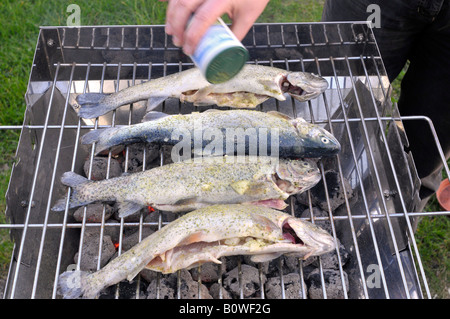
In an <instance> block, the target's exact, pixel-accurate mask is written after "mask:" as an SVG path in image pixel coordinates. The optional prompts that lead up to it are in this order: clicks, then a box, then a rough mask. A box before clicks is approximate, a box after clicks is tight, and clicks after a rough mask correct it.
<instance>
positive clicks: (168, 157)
mask: <svg viewBox="0 0 450 319" xmlns="http://www.w3.org/2000/svg"><path fill="white" fill-rule="evenodd" d="M172 149H173V146H171V145H163V146H161V153H162V156H163V165H167V164H171V163H173V160H172ZM158 164H159V163H158Z"/></svg>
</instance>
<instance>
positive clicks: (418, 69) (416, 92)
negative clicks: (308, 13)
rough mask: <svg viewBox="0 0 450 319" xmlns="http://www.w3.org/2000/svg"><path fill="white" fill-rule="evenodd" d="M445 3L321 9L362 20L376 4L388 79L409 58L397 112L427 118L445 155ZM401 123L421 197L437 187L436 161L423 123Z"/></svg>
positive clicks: (345, 2)
mask: <svg viewBox="0 0 450 319" xmlns="http://www.w3.org/2000/svg"><path fill="white" fill-rule="evenodd" d="M449 2H450V1H449V0H434V1H433V0H379V1H373V0H339V1H337V0H328V1H327V2H326V4H325V7H324V12H323V20H325V21H362V20H366V19H367V18H368V17H369V15H370V12H369V13H367V12H366V11H367V7H368V6H369V5H370V4H372V3H374V4H378V5H379V6H380V9H381V28H379V29H377V28H374V29H373V31H374V34H375V37H376V40H377V44H378V46H379V49H380V53H381V56H382V58H383V62H384V64H385V67H386V71H387V73H388V76H389V79H390V80H391V81H393V80H394V79H395V78H396V77H397V76H398V74H399V72H400V71H401V70H402V68H403V67H404V65H405V62H406V61H407V60H409V61H410V65H409V69H408V71H407V73H406V75H405V77H404V79H403V82H402V90H401V96H400V100H399V111H400V114H401V115H403V116H406V115H425V116H428V117H430V118H431V120H432V121H433V123H434V125H435V128H436V131H437V134H438V138H439V140H440V142H441V145H442V147H443V150H444V153H445V155H446V156H447V158H448V156H449V155H450V140H449V135H450V134H449V133H450V122H449V121H450V120H449V118H450V115H449V114H450V112H449V111H450V8H449ZM404 125H405V130H406V134H407V136H408V140H409V143H410V145H409V149H410V150H411V152H412V155H413V157H414V162H415V164H416V167H417V170H418V174H419V177H420V178H421V179H422V187H421V189H420V194H421V198H424V199H427V198H428V197H429V196H430V195H431V194H433V193H434V192H435V191H436V189H437V187H438V183H437V181H438V180H440V178H439V174H440V170H441V169H442V161H441V158H440V156H439V153H438V152H437V148H436V145H435V142H434V138H433V136H432V134H431V131H430V130H429V128H428V125H427V123H425V122H424V121H405V122H404ZM425 201H426V200H425ZM425 201H424V203H425ZM422 206H424V204H423V205H422Z"/></svg>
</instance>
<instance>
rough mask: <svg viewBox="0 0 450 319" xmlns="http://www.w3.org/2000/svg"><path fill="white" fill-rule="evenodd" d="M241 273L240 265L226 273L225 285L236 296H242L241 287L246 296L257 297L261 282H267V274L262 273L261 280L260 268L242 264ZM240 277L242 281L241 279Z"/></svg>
mask: <svg viewBox="0 0 450 319" xmlns="http://www.w3.org/2000/svg"><path fill="white" fill-rule="evenodd" d="M240 270H241V275H240V276H239V267H236V268H234V269H232V270H231V271H229V272H227V273H226V274H225V279H224V286H225V287H226V288H228V289H229V290H230V292H231V293H232V294H233V295H234V296H235V297H238V298H239V297H240V291H241V289H240V287H241V285H242V293H243V296H244V298H248V297H256V294H257V293H258V292H260V291H261V284H264V283H265V282H266V276H265V275H264V274H262V276H261V277H262V278H261V281H260V276H259V271H258V268H255V267H252V266H249V265H246V264H242V265H241V269H240ZM239 277H240V279H241V281H242V282H240V281H239Z"/></svg>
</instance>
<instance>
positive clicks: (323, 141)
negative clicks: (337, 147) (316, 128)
mask: <svg viewBox="0 0 450 319" xmlns="http://www.w3.org/2000/svg"><path fill="white" fill-rule="evenodd" d="M320 140H321V141H322V143H323V144H328V143H330V140H329V139H328V138H326V137H322V138H321V139H320Z"/></svg>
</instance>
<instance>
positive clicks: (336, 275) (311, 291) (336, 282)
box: [306, 268, 349, 299]
mask: <svg viewBox="0 0 450 319" xmlns="http://www.w3.org/2000/svg"><path fill="white" fill-rule="evenodd" d="M343 274H344V283H345V287H346V290H347V292H348V289H349V287H348V277H347V273H346V272H345V271H344V272H343ZM323 277H324V281H325V290H326V293H327V298H328V299H344V288H343V287H342V281H341V274H340V272H339V271H338V270H334V269H323ZM306 282H307V285H308V296H309V298H311V299H323V298H324V296H323V292H322V282H321V279H320V272H319V269H317V268H316V269H314V270H313V271H312V272H311V273H310V274H309V275H308V277H307V278H306Z"/></svg>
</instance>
